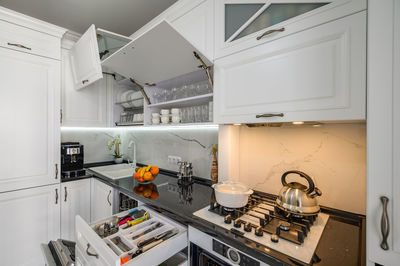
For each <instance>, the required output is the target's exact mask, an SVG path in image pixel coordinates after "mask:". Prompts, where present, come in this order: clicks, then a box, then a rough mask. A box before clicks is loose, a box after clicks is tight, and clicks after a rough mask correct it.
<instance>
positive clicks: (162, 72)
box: [102, 21, 212, 84]
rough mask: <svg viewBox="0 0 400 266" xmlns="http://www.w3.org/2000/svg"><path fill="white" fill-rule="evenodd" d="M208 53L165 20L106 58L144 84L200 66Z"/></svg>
mask: <svg viewBox="0 0 400 266" xmlns="http://www.w3.org/2000/svg"><path fill="white" fill-rule="evenodd" d="M193 52H196V53H197V54H198V55H199V56H200V58H202V60H203V61H204V63H205V64H206V65H207V66H209V65H211V64H212V63H211V60H209V59H208V58H207V57H205V56H204V55H203V54H202V53H201V52H199V51H198V49H196V47H195V46H193V45H192V44H191V43H190V42H189V41H188V40H186V39H185V38H184V37H183V36H182V35H181V34H180V33H179V32H178V31H177V30H176V29H175V28H174V27H173V26H172V25H171V24H170V23H168V22H167V21H162V22H161V23H159V24H157V25H155V26H154V27H152V28H151V29H149V30H148V31H146V32H144V33H143V34H142V35H141V36H138V37H137V38H135V39H134V40H132V41H131V42H130V43H129V44H127V45H126V46H124V47H123V48H122V49H120V50H119V51H118V52H116V53H114V54H113V55H111V56H110V57H109V58H107V59H105V60H104V61H103V62H102V65H103V66H104V67H107V69H110V70H111V71H113V72H116V73H118V74H120V75H122V76H125V77H127V78H133V79H134V80H136V81H137V82H139V83H142V84H146V83H149V84H152V83H158V82H160V81H165V80H168V79H171V78H174V77H177V76H181V75H183V74H187V73H191V72H194V71H196V70H198V69H199V65H201V64H200V61H199V60H198V59H196V57H195V56H194V53H193Z"/></svg>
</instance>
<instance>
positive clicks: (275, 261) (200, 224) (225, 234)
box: [64, 161, 366, 266]
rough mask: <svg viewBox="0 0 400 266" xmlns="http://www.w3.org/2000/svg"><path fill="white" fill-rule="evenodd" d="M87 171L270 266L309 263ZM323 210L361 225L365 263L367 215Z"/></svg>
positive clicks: (208, 182)
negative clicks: (137, 193) (156, 201)
mask: <svg viewBox="0 0 400 266" xmlns="http://www.w3.org/2000/svg"><path fill="white" fill-rule="evenodd" d="M111 164H114V161H110V162H105V163H94V164H87V165H85V167H95V166H103V165H111ZM137 165H138V166H144V165H145V164H141V163H137ZM86 170H87V169H86ZM87 172H88V173H90V174H88V175H86V176H85V177H84V178H90V177H94V178H96V179H98V180H100V181H102V182H103V183H105V184H107V185H109V186H112V187H114V188H116V189H117V190H118V191H120V192H122V193H124V194H126V195H127V196H129V197H131V198H133V199H135V200H138V201H140V202H142V203H144V204H146V205H148V206H149V207H151V208H152V209H154V210H155V211H157V212H159V213H162V214H164V215H166V216H167V217H169V218H171V219H173V220H175V221H177V222H180V223H182V224H185V225H187V226H192V227H194V228H196V229H198V230H200V231H202V232H204V233H206V234H209V235H211V236H212V237H215V238H217V239H219V240H220V241H222V242H225V243H226V244H228V245H231V246H233V247H235V248H237V249H239V250H241V251H242V252H244V253H247V254H248V255H250V256H252V257H254V258H256V259H258V260H260V261H263V262H265V263H268V264H270V265H271V266H272V265H307V264H304V263H303V262H299V261H294V260H292V259H291V258H289V257H288V256H287V255H285V254H281V253H279V252H277V251H275V250H271V249H269V250H268V252H267V253H264V252H261V251H260V250H259V249H258V248H260V246H261V245H258V244H256V243H254V242H250V241H247V240H246V239H245V238H243V237H239V236H236V235H233V234H232V233H230V231H229V230H226V229H222V228H220V227H217V226H215V225H214V224H212V223H209V222H208V221H205V220H203V219H200V218H196V217H188V216H186V215H183V214H180V213H176V212H175V211H174V210H172V209H169V208H168V207H167V206H160V205H158V204H156V203H155V202H154V201H152V200H149V199H146V198H144V197H141V196H139V195H136V194H135V193H133V192H132V191H129V190H126V189H124V188H122V187H120V186H118V185H117V184H114V183H113V182H112V181H113V180H111V179H109V178H107V177H105V176H101V175H99V174H98V173H94V172H92V171H90V170H87ZM160 173H161V174H164V175H167V176H171V177H174V178H177V175H176V172H174V171H170V170H165V169H160ZM84 178H80V179H84ZM70 179H71V180H68V181H74V180H79V178H77V179H75V178H70ZM193 179H194V181H195V182H196V183H199V184H202V185H206V186H210V185H211V184H212V181H211V180H207V179H203V178H198V177H194V178H193ZM68 181H64V182H68ZM257 193H260V194H262V195H263V196H266V197H268V198H270V199H276V197H277V196H276V195H272V194H269V193H265V192H260V191H257ZM321 211H322V212H324V213H327V214H329V215H330V216H331V217H332V218H333V219H336V220H339V221H341V222H345V223H349V224H353V225H356V226H359V227H360V228H361V230H360V235H359V237H360V243H361V245H362V246H361V247H360V252H359V254H358V256H359V258H358V261H359V262H360V264H359V265H365V252H366V251H365V245H366V239H365V223H366V217H365V215H361V214H355V213H351V212H346V211H343V210H339V209H334V208H330V207H326V206H321ZM363 263H364V264H363Z"/></svg>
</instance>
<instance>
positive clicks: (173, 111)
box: [171, 108, 179, 115]
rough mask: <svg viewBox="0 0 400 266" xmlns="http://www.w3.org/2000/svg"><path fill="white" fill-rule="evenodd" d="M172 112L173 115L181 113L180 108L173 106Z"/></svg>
mask: <svg viewBox="0 0 400 266" xmlns="http://www.w3.org/2000/svg"><path fill="white" fill-rule="evenodd" d="M171 114H173V115H179V108H172V109H171Z"/></svg>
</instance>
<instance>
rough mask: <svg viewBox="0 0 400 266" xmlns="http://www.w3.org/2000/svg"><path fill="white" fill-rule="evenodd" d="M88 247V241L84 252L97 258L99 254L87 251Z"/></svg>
mask: <svg viewBox="0 0 400 266" xmlns="http://www.w3.org/2000/svg"><path fill="white" fill-rule="evenodd" d="M89 248H90V244H89V243H88V244H87V248H86V254H88V255H89V256H92V257H96V259H98V258H99V254H96V253H91V252H90V251H89Z"/></svg>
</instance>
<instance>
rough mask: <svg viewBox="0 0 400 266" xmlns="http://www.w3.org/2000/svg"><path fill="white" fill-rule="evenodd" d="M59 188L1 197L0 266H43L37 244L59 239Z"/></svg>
mask: <svg viewBox="0 0 400 266" xmlns="http://www.w3.org/2000/svg"><path fill="white" fill-rule="evenodd" d="M60 200H61V198H60V185H59V184H57V185H49V186H43V187H37V188H30V189H23V190H18V191H13V192H6V193H0V213H1V215H0V224H1V226H0V235H1V239H2V240H1V241H0V258H1V259H0V260H1V263H0V264H1V265H44V258H43V256H42V252H41V249H40V244H42V243H48V242H49V241H50V240H54V239H58V238H60Z"/></svg>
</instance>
